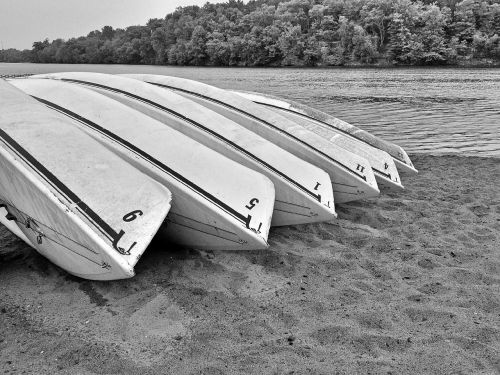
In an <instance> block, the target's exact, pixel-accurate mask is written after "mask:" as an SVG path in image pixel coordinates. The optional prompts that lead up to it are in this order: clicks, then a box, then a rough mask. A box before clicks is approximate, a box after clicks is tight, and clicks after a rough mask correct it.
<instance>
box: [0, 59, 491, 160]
mask: <svg viewBox="0 0 500 375" xmlns="http://www.w3.org/2000/svg"><path fill="white" fill-rule="evenodd" d="M58 71H95V72H102V73H151V74H165V75H172V76H178V77H184V78H190V79H195V80H198V81H202V82H205V83H208V84H211V85H215V86H218V87H222V88H231V89H241V90H249V91H258V92H263V93H269V94H273V95H276V96H281V97H283V98H288V99H293V100H296V101H299V102H302V103H304V104H308V105H310V106H312V107H315V108H318V109H321V110H323V111H325V112H328V113H330V114H332V115H334V116H336V117H338V118H340V119H342V120H344V121H347V122H349V123H351V124H353V125H356V126H359V127H360V128H362V129H364V130H367V131H369V132H371V133H373V134H375V135H377V136H380V137H382V138H384V139H386V140H389V141H392V142H395V143H397V144H399V145H400V146H402V147H403V148H404V149H405V150H406V151H407V152H409V153H417V152H425V153H432V154H440V153H459V154H462V155H471V156H473V155H476V156H488V157H500V69H452V68H436V69H424V68H408V69H406V68H405V69H373V68H369V69H361V68H360V69H291V68H194V67H163V66H142V65H50V64H0V75H5V74H26V73H49V72H58Z"/></svg>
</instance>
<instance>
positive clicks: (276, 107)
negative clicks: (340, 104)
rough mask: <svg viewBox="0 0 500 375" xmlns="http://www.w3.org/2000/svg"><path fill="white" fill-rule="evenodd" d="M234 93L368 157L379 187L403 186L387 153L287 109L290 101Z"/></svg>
mask: <svg viewBox="0 0 500 375" xmlns="http://www.w3.org/2000/svg"><path fill="white" fill-rule="evenodd" d="M233 92H235V93H237V94H239V95H241V96H243V97H244V98H246V99H248V100H251V101H253V102H254V103H258V104H260V105H263V106H265V107H266V108H268V109H270V110H271V111H274V112H276V113H278V114H280V115H281V116H283V117H286V118H288V119H289V120H291V121H294V122H296V123H297V124H299V125H300V126H303V127H304V128H306V129H308V130H310V131H312V132H314V133H316V134H318V135H320V136H321V137H323V138H326V139H328V140H329V141H330V142H332V143H334V144H336V145H337V146H339V147H342V148H345V149H346V150H348V151H350V152H352V153H354V154H357V155H359V156H361V157H363V158H365V159H366V160H368V162H369V163H370V165H371V167H372V169H373V173H374V174H375V178H376V179H377V184H378V186H379V187H384V188H388V189H391V190H400V189H403V185H402V183H401V178H400V177H399V173H398V170H397V168H396V164H395V162H394V159H393V158H392V157H391V156H390V155H389V154H388V153H387V152H385V151H382V150H380V149H378V148H375V147H373V146H371V145H370V144H368V143H366V142H363V141H361V140H359V139H357V138H355V137H353V136H352V135H350V134H347V133H343V132H341V131H339V130H338V129H336V128H334V127H331V126H325V125H324V124H323V123H322V122H320V121H318V120H316V119H315V118H313V117H310V116H307V115H306V114H305V112H297V111H292V110H290V109H289V108H297V107H296V106H293V105H292V104H290V105H289V106H287V104H289V102H285V101H282V100H278V99H277V98H274V97H271V96H268V95H265V94H260V93H254V92H246V91H233Z"/></svg>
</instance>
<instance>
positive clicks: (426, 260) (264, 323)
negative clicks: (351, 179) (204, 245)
mask: <svg viewBox="0 0 500 375" xmlns="http://www.w3.org/2000/svg"><path fill="white" fill-rule="evenodd" d="M412 160H413V161H414V164H415V165H416V167H417V168H418V169H419V170H420V174H419V175H417V176H414V177H406V178H405V179H404V184H405V186H406V190H405V191H403V192H398V193H392V194H384V195H382V196H381V197H379V198H377V199H371V200H365V201H360V202H356V203H351V204H344V205H341V206H338V207H337V211H338V213H339V219H338V220H335V221H332V222H330V223H321V224H315V225H303V226H291V227H285V228H274V229H273V230H272V232H271V235H270V239H269V241H270V244H271V247H270V249H269V250H268V251H250V252H198V251H193V250H184V249H179V248H176V247H175V246H173V245H165V244H164V243H159V242H158V241H157V242H155V243H153V244H152V246H150V248H149V249H148V251H147V252H146V254H145V255H144V257H143V258H142V259H141V261H140V262H139V264H138V266H137V267H136V271H137V275H136V276H135V277H134V278H132V279H129V280H122V281H115V282H92V281H85V280H80V279H77V278H75V277H72V276H69V275H68V274H67V273H65V272H64V271H62V270H61V269H59V268H57V267H56V266H54V265H52V264H51V263H49V262H48V261H47V260H46V259H45V258H43V257H42V256H40V255H37V253H36V252H35V251H34V250H32V249H30V248H29V247H27V246H26V245H24V244H23V243H22V242H21V241H20V240H17V239H16V238H15V237H14V236H13V235H11V234H10V233H9V232H7V230H5V229H4V228H0V373H33V374H52V373H58V374H239V373H244V374H334V373H339V374H348V373H371V374H388V373H392V374H401V373H404V374H424V373H436V374H457V373H463V374H471V373H474V374H495V373H500V159H491V158H489V159H487V158H475V157H468V158H467V157H457V156H440V157H434V156H428V155H422V154H419V155H413V156H412Z"/></svg>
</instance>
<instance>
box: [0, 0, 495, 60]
mask: <svg viewBox="0 0 500 375" xmlns="http://www.w3.org/2000/svg"><path fill="white" fill-rule="evenodd" d="M478 60H482V61H489V62H490V63H497V64H498V63H499V62H500V0H489V1H483V0H463V1H457V0H438V1H435V0H434V1H423V0H422V1H412V0H289V1H283V0H251V1H248V2H247V3H246V4H245V3H244V2H243V1H241V0H229V1H228V2H226V3H220V4H212V3H209V2H207V3H206V4H205V5H204V6H202V7H198V6H185V7H179V8H177V9H176V10H175V11H174V12H173V13H170V14H168V15H167V16H166V17H165V18H163V19H151V20H149V22H148V23H147V24H146V25H144V26H130V27H127V28H125V29H113V28H112V27H111V26H105V27H103V28H102V29H101V30H95V31H92V32H90V33H89V34H88V35H87V36H81V37H79V38H71V39H68V40H63V39H55V40H53V41H49V40H48V39H45V40H43V41H38V42H35V43H33V48H32V49H31V50H24V51H18V50H15V49H8V50H0V61H7V62H21V61H26V62H35V63H67V64H73V63H83V64H111V63H113V64H159V65H207V66H339V65H356V64H374V63H378V64H408V65H438V64H457V63H459V64H460V63H468V62H473V61H478Z"/></svg>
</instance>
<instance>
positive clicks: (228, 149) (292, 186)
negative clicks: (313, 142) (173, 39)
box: [35, 72, 336, 226]
mask: <svg viewBox="0 0 500 375" xmlns="http://www.w3.org/2000/svg"><path fill="white" fill-rule="evenodd" d="M35 77H36V78H50V79H59V80H62V81H64V82H69V83H73V84H79V85H82V86H84V87H88V88H91V89H93V90H95V91H97V92H99V93H101V94H104V95H106V96H108V97H110V98H112V99H115V100H117V101H120V102H121V103H123V104H125V105H127V106H129V107H131V108H134V109H135V110H138V111H140V112H142V113H144V114H146V115H148V116H150V117H152V118H154V119H156V120H158V121H160V122H162V123H163V124H165V125H167V126H169V127H171V128H172V129H175V130H177V131H179V132H181V133H183V134H185V135H186V136H188V137H190V138H192V139H194V140H196V141H198V142H200V143H202V144H204V145H205V146H207V147H209V148H211V149H212V150H215V151H217V152H219V153H220V154H223V155H225V156H226V157H228V158H230V159H232V160H234V161H236V162H238V163H240V164H242V165H245V166H246V167H248V168H251V169H253V170H255V171H257V172H260V173H262V174H264V175H265V176H267V177H268V178H269V179H270V180H271V181H272V182H273V184H274V186H275V191H276V200H275V204H274V212H273V218H272V225H273V226H281V225H291V224H305V223H313V222H318V221H326V220H331V219H333V218H335V216H336V214H335V207H334V197H333V191H332V184H331V181H330V176H329V175H328V174H327V173H326V172H325V171H323V170H321V169H320V168H318V167H316V166H314V165H312V164H310V163H307V162H306V161H304V160H302V159H300V158H298V157H296V156H294V155H293V154H291V153H289V152H287V151H285V150H283V149H282V148H280V147H278V146H276V145H275V144H273V143H271V142H269V141H267V140H266V139H264V138H263V137H261V136H259V135H257V134H255V133H254V132H252V131H250V130H248V129H246V128H244V127H242V126H240V125H239V124H237V123H235V122H233V121H231V120H230V119H228V118H226V117H224V116H221V115H220V114H218V113H216V112H214V111H211V110H209V109H207V108H205V107H204V106H201V105H199V104H198V103H195V102H193V101H192V100H189V99H186V98H184V97H183V96H181V95H178V94H176V93H174V92H172V91H169V90H164V89H162V88H160V87H157V86H154V85H150V84H148V83H145V82H142V81H139V80H136V79H132V78H127V77H122V76H117V75H110V74H100V73H84V72H67V73H54V74H46V75H38V76H35ZM157 141H158V140H157ZM229 174H230V173H229V171H228V175H229Z"/></svg>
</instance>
